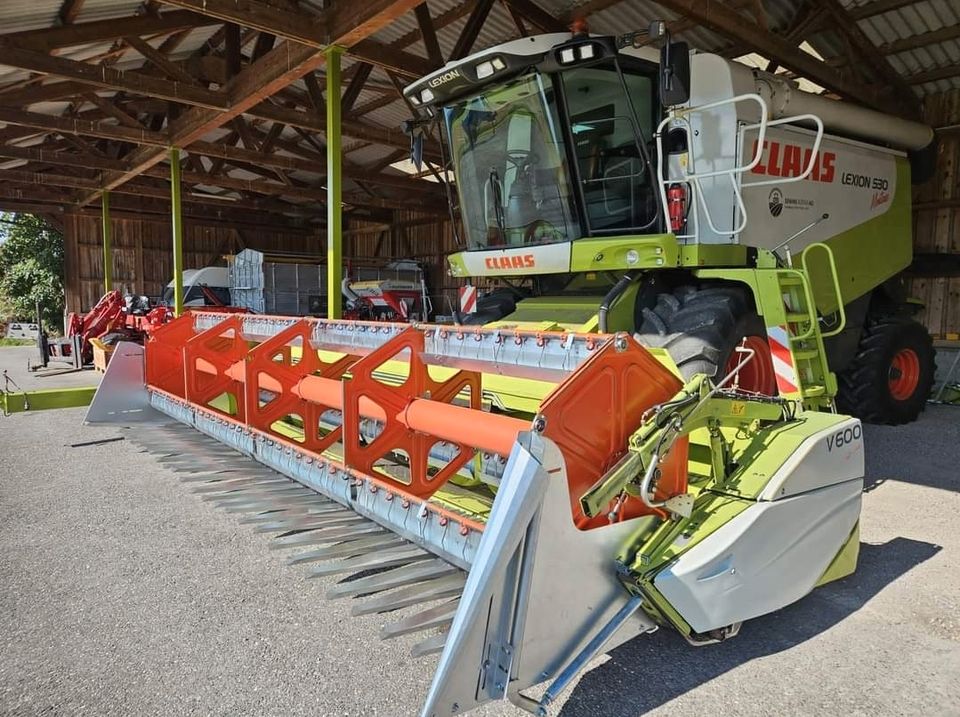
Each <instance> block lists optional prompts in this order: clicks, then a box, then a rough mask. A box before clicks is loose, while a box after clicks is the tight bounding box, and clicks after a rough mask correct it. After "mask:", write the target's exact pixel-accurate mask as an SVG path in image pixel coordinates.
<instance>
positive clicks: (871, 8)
mask: <svg viewBox="0 0 960 717" xmlns="http://www.w3.org/2000/svg"><path fill="white" fill-rule="evenodd" d="M918 2H920V0H873V2H870V3H866V4H864V5H860V6H859V7H855V8H851V9H850V17H852V18H853V19H854V20H865V19H866V18H868V17H876V16H877V15H882V14H883V13H885V12H891V11H893V10H899V9H900V8H902V7H909V6H910V5H916V4H917V3H918Z"/></svg>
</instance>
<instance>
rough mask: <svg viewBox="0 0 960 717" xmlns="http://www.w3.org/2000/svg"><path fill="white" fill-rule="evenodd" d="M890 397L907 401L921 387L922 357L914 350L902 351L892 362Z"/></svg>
mask: <svg viewBox="0 0 960 717" xmlns="http://www.w3.org/2000/svg"><path fill="white" fill-rule="evenodd" d="M888 381H889V384H888V385H889V386H890V395H891V396H893V397H894V398H895V399H896V400H898V401H906V400H907V399H908V398H910V397H911V396H912V395H913V394H914V393H915V392H916V390H917V386H918V385H920V357H919V356H917V352H916V351H914V350H913V349H900V350H899V351H897V353H895V354H894V355H893V358H892V359H891V360H890V373H889V377H888Z"/></svg>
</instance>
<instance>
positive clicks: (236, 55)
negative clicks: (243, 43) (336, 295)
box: [223, 22, 243, 78]
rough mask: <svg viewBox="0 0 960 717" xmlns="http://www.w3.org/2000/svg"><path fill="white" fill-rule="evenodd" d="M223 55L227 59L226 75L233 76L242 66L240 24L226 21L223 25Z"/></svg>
mask: <svg viewBox="0 0 960 717" xmlns="http://www.w3.org/2000/svg"><path fill="white" fill-rule="evenodd" d="M223 31H224V50H223V51H224V55H225V57H226V60H227V77H228V78H230V77H234V76H236V75H238V74H239V73H240V70H241V68H242V67H243V57H242V55H241V54H240V49H241V48H240V26H239V25H237V24H236V23H233V22H228V23H227V24H225V25H224V26H223Z"/></svg>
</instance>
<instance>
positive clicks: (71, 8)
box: [57, 0, 84, 25]
mask: <svg viewBox="0 0 960 717" xmlns="http://www.w3.org/2000/svg"><path fill="white" fill-rule="evenodd" d="M83 3H84V0H63V4H62V5H61V6H60V12H58V13H57V17H58V18H60V23H61V24H62V25H72V24H73V23H75V22H76V21H77V15H79V14H80V11H81V10H82V9H83Z"/></svg>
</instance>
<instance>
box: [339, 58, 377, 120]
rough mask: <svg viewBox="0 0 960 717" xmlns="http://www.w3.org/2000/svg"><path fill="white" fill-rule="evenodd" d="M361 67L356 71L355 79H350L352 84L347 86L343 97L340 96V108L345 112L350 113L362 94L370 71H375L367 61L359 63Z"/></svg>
mask: <svg viewBox="0 0 960 717" xmlns="http://www.w3.org/2000/svg"><path fill="white" fill-rule="evenodd" d="M359 68H360V69H358V70H357V71H356V73H354V75H353V79H352V80H350V84H349V85H348V86H347V89H346V92H344V93H343V97H341V98H340V108H341V111H342V112H343V113H344V114H348V113H349V112H350V110H351V109H353V105H354V104H355V103H356V101H357V98H358V97H359V96H360V92H361V91H362V90H363V86H364V85H365V84H366V83H367V79H369V77H370V73H371V72H373V65H371V64H369V63H367V62H361V63H359Z"/></svg>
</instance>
